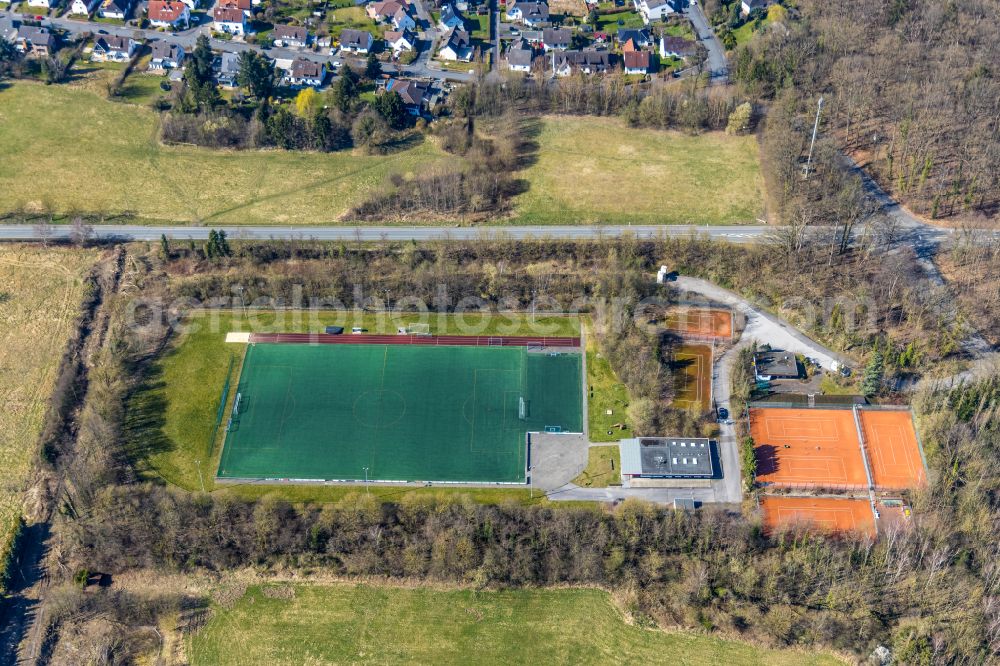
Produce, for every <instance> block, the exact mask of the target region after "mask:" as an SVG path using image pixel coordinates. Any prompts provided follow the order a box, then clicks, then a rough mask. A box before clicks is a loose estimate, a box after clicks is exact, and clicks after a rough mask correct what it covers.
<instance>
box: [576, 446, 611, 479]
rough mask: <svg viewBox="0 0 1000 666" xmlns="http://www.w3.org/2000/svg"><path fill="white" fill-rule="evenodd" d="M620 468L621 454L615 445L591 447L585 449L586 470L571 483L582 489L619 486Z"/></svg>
mask: <svg viewBox="0 0 1000 666" xmlns="http://www.w3.org/2000/svg"><path fill="white" fill-rule="evenodd" d="M621 467H622V461H621V452H620V451H619V449H618V445H617V444H608V445H607V446H592V447H590V448H589V449H587V468H586V469H584V470H583V472H582V473H581V474H580V476H578V477H576V478H575V479H573V483H575V484H576V485H578V486H582V487H584V488H607V487H608V486H620V485H621V483H622V475H621Z"/></svg>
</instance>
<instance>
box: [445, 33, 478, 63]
mask: <svg viewBox="0 0 1000 666" xmlns="http://www.w3.org/2000/svg"><path fill="white" fill-rule="evenodd" d="M438 56H439V57H440V58H441V59H442V60H452V61H459V62H469V61H470V60H472V39H471V38H470V37H469V33H467V32H466V31H465V30H460V29H459V28H455V29H453V30H452V31H451V33H450V34H449V35H448V39H447V40H446V41H445V43H444V46H442V47H441V49H440V50H439V51H438Z"/></svg>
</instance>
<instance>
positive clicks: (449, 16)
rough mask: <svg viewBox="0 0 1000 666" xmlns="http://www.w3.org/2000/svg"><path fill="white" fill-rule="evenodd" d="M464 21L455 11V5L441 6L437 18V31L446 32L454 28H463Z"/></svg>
mask: <svg viewBox="0 0 1000 666" xmlns="http://www.w3.org/2000/svg"><path fill="white" fill-rule="evenodd" d="M464 27H465V19H463V18H462V15H461V14H459V13H458V10H457V9H455V5H452V4H446V5H442V6H441V16H440V17H439V18H438V30H440V31H441V32H448V31H449V30H454V29H456V28H464Z"/></svg>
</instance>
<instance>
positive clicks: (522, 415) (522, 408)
mask: <svg viewBox="0 0 1000 666" xmlns="http://www.w3.org/2000/svg"><path fill="white" fill-rule="evenodd" d="M517 418H519V419H521V420H522V421H527V420H528V402H527V401H526V400H525V399H524V396H520V397H519V398H518V399H517Z"/></svg>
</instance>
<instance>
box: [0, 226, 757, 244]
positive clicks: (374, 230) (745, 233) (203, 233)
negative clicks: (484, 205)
mask: <svg viewBox="0 0 1000 666" xmlns="http://www.w3.org/2000/svg"><path fill="white" fill-rule="evenodd" d="M210 229H220V230H223V231H225V232H226V235H227V236H229V237H230V238H234V239H248V240H254V239H256V240H264V239H279V240H290V239H300V238H302V239H315V240H327V241H339V240H344V241H347V240H362V241H380V240H393V241H408V240H417V241H422V240H475V239H478V238H483V237H488V236H490V235H504V236H506V237H509V238H513V239H526V238H562V239H567V238H583V239H586V238H600V237H601V236H621V235H623V234H628V233H631V234H634V235H635V236H637V237H639V238H654V237H659V236H673V237H678V236H690V235H692V234H698V235H705V236H707V237H709V238H711V239H713V240H724V241H729V242H734V243H752V242H754V241H756V240H758V239H760V238H761V237H762V236H765V235H766V234H769V233H772V232H773V231H774V229H773V228H771V227H765V226H753V227H749V226H747V227H696V226H686V225H685V226H665V225H660V226H649V225H647V226H608V227H597V226H551V227H549V226H518V227H430V226H428V227H385V226H366V227H351V226H344V227H322V226H287V227H284V226H280V227H279V226H267V227H249V226H221V227H189V226H180V225H176V226H142V225H96V226H94V227H93V231H94V238H96V239H98V240H103V241H111V240H120V241H145V240H159V238H160V236H161V235H166V236H167V238H171V239H182V240H187V239H193V240H205V239H207V238H208V232H209V230H210ZM48 232H49V233H51V235H50V236H49V237H50V238H52V239H65V238H68V237H69V234H70V228H69V227H68V226H66V225H52V226H50V227H48ZM44 233H45V232H43V231H42V230H40V229H39V228H38V227H36V226H33V225H26V224H7V225H0V240H6V241H18V240H41V238H42V235H44Z"/></svg>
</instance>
